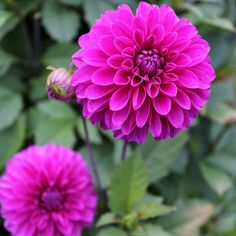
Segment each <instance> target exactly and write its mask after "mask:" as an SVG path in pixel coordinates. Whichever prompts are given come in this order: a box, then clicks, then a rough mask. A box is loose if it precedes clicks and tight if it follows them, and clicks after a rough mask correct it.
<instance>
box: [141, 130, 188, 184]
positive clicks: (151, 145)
mask: <svg viewBox="0 0 236 236" xmlns="http://www.w3.org/2000/svg"><path fill="white" fill-rule="evenodd" d="M187 140H188V135H187V133H185V132H182V133H180V134H178V135H177V136H176V137H175V138H174V139H167V140H165V141H160V142H157V141H156V140H154V139H153V138H150V137H149V139H148V140H147V142H146V143H145V144H143V145H141V146H140V151H141V153H142V155H143V157H145V162H146V165H147V169H148V175H149V181H150V182H151V183H153V182H155V181H157V180H160V179H161V178H163V177H165V176H166V175H167V174H168V173H169V171H170V169H171V166H172V164H173V163H174V162H175V160H176V159H177V157H178V154H179V153H180V151H181V149H182V148H183V147H184V145H185V144H186V142H187Z"/></svg>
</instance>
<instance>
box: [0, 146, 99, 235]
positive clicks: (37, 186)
mask: <svg viewBox="0 0 236 236" xmlns="http://www.w3.org/2000/svg"><path fill="white" fill-rule="evenodd" d="M0 203H1V208H2V209H1V214H2V217H3V218H4V219H5V227H6V229H7V230H9V231H10V232H11V234H12V235H13V236H36V235H37V236H75V235H76V236H80V235H81V230H82V229H83V228H84V227H89V226H90V225H91V223H92V221H93V218H94V215H95V208H96V205H97V196H96V193H95V190H94V186H93V183H92V178H91V176H90V173H89V170H88V168H87V166H86V163H85V161H84V160H83V159H82V157H81V155H80V154H79V153H75V152H73V151H72V150H70V149H67V148H64V147H61V146H59V145H46V146H43V147H39V146H31V147H29V148H28V149H26V150H24V151H22V152H20V153H18V154H16V155H15V156H14V157H13V159H12V160H11V161H10V162H9V163H8V164H7V166H6V173H5V174H4V175H3V177H2V178H1V179H0Z"/></svg>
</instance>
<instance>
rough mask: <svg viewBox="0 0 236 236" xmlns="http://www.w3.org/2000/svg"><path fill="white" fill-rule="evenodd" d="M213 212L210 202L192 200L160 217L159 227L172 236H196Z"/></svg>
mask: <svg viewBox="0 0 236 236" xmlns="http://www.w3.org/2000/svg"><path fill="white" fill-rule="evenodd" d="M213 212H214V205H213V204H212V203H210V202H206V201H199V200H194V201H191V202H183V204H182V206H178V210H177V211H175V212H173V213H172V214H169V215H166V216H163V217H161V218H160V219H159V220H158V223H159V225H161V226H162V227H163V228H164V229H168V231H170V232H171V233H172V234H173V235H174V236H190V235H191V236H195V235H196V236H197V235H199V229H200V227H201V226H203V225H204V224H205V223H206V222H207V221H208V219H209V218H210V217H211V216H212V214H213Z"/></svg>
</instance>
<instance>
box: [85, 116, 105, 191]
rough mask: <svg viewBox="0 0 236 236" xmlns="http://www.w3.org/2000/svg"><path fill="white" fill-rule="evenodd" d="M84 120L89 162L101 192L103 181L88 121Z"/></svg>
mask: <svg viewBox="0 0 236 236" xmlns="http://www.w3.org/2000/svg"><path fill="white" fill-rule="evenodd" d="M82 120H83V127H84V133H85V143H86V146H87V150H88V156H89V161H90V164H91V168H92V171H93V175H94V178H95V181H96V185H97V188H98V189H99V190H101V189H102V185H101V180H100V177H99V174H98V170H97V165H96V161H95V158H94V154H93V148H92V145H91V142H90V139H89V133H88V127H87V124H86V120H85V118H84V117H82Z"/></svg>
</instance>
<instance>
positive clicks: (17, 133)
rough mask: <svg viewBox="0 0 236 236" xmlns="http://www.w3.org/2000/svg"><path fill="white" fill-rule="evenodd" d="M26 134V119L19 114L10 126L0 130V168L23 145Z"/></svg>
mask: <svg viewBox="0 0 236 236" xmlns="http://www.w3.org/2000/svg"><path fill="white" fill-rule="evenodd" d="M25 134H26V119H25V116H24V115H21V116H20V117H19V118H18V119H17V121H16V122H15V123H14V124H13V125H12V126H10V127H8V128H6V129H4V130H2V131H0V140H1V148H0V157H1V158H0V168H1V169H2V168H3V167H4V166H5V164H6V161H7V160H8V159H9V158H10V157H11V156H12V155H13V154H15V153H16V152H17V151H18V150H19V149H20V148H21V146H22V145H23V143H24V139H25Z"/></svg>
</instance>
